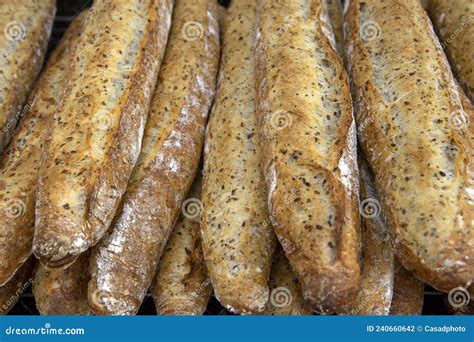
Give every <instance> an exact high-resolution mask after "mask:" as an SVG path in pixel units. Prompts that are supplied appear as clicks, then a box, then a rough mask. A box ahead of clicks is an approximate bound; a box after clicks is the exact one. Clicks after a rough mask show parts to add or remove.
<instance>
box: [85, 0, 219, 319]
mask: <svg viewBox="0 0 474 342" xmlns="http://www.w3.org/2000/svg"><path fill="white" fill-rule="evenodd" d="M184 51H185V53H184ZM218 63H219V34H218V23H217V3H216V0H199V1H192V2H191V1H186V0H177V1H176V6H175V10H174V15H173V24H172V29H171V33H170V38H169V43H168V47H167V51H166V55H165V59H164V62H163V65H162V68H161V71H160V76H159V81H158V86H157V88H156V90H155V93H154V98H153V102H152V105H151V110H150V116H149V119H148V122H147V125H146V129H145V136H144V139H143V148H142V151H141V154H140V157H139V161H138V164H137V167H136V168H135V170H134V173H133V175H132V178H131V180H130V182H129V185H128V188H127V192H126V194H125V196H124V198H123V201H122V204H121V209H120V210H119V211H118V214H117V216H116V217H115V219H114V222H113V224H112V228H111V230H110V231H109V232H108V233H107V235H106V236H105V237H104V238H103V240H102V241H101V242H100V243H99V244H98V245H97V248H95V249H94V252H93V257H92V261H91V268H92V279H91V282H90V284H89V302H90V303H91V305H92V306H93V308H94V310H95V311H96V312H97V313H100V314H114V315H125V314H126V315H130V314H135V313H136V312H137V311H138V309H139V307H140V304H141V302H142V300H143V298H144V296H145V294H146V292H147V290H148V288H149V287H150V285H151V282H152V280H153V276H154V274H155V271H156V267H157V264H158V261H159V259H160V256H161V253H162V250H163V248H164V246H165V244H166V241H167V240H168V237H169V235H170V233H171V230H172V228H173V226H174V224H175V222H176V219H177V218H178V216H179V210H180V207H181V205H182V202H183V201H184V199H185V198H186V197H185V196H186V194H187V192H188V191H189V188H190V187H191V184H192V181H193V178H194V175H195V173H196V170H197V168H198V165H199V160H200V156H201V152H202V146H203V140H204V129H205V125H206V119H207V114H208V111H209V109H210V106H211V103H212V100H213V98H214V93H215V82H216V75H217V69H218Z"/></svg>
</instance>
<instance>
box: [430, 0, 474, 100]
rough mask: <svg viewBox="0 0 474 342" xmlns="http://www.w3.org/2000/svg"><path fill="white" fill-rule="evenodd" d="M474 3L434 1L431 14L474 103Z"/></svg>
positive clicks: (454, 69)
mask: <svg viewBox="0 0 474 342" xmlns="http://www.w3.org/2000/svg"><path fill="white" fill-rule="evenodd" d="M473 5H474V3H473V2H472V0H456V1H452V0H451V1H447V0H431V1H430V4H429V13H430V16H431V19H432V20H433V25H434V27H435V29H436V31H437V33H438V36H439V39H440V41H441V45H442V46H443V48H444V49H445V52H446V55H447V56H448V58H449V60H450V62H451V67H452V68H453V71H454V74H455V76H456V77H457V78H458V79H459V81H460V82H461V84H462V85H463V87H464V89H465V91H466V93H467V95H468V96H469V98H470V99H471V101H472V102H474V44H473V43H472V41H473V39H474V6H473Z"/></svg>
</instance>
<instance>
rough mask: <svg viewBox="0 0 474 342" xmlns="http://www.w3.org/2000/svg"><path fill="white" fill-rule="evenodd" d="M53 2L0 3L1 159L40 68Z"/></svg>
mask: <svg viewBox="0 0 474 342" xmlns="http://www.w3.org/2000/svg"><path fill="white" fill-rule="evenodd" d="M55 13H56V0H15V1H8V0H5V1H1V2H0V28H1V29H2V30H1V34H0V56H1V57H0V70H1V72H0V155H1V154H3V152H4V150H5V147H6V146H7V144H8V142H9V141H10V138H11V135H12V133H13V130H14V129H15V127H16V125H17V122H18V120H19V119H20V117H21V116H22V115H23V113H24V112H25V111H27V110H28V109H25V108H22V107H23V106H24V105H25V106H26V107H29V106H31V102H29V101H28V102H26V103H25V101H26V99H27V97H28V95H29V93H30V91H31V89H32V87H33V85H34V82H35V80H36V78H37V77H38V74H39V72H40V70H41V67H42V65H43V60H44V57H45V53H46V48H47V46H48V40H49V37H50V35H51V30H52V28H53V21H54V15H55Z"/></svg>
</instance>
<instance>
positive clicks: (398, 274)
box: [390, 262, 425, 316]
mask: <svg viewBox="0 0 474 342" xmlns="http://www.w3.org/2000/svg"><path fill="white" fill-rule="evenodd" d="M424 288H425V284H424V283H423V282H421V281H419V280H418V279H416V278H415V277H414V276H413V274H412V273H411V272H408V271H407V270H406V269H405V268H404V267H403V266H402V265H400V263H398V262H396V264H395V279H394V287H393V298H392V305H391V308H390V315H394V316H395V315H400V316H417V315H421V311H422V310H423V300H424Z"/></svg>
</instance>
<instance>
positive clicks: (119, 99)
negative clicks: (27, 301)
mask: <svg viewBox="0 0 474 342" xmlns="http://www.w3.org/2000/svg"><path fill="white" fill-rule="evenodd" d="M172 2H173V1H172V0H100V1H95V2H94V4H93V6H92V7H91V9H90V10H89V11H90V13H89V15H88V16H87V19H86V23H85V29H84V32H83V34H82V38H81V40H80V42H79V43H78V46H77V51H79V52H80V53H79V54H77V55H76V57H75V59H74V63H72V66H71V73H70V75H69V81H68V83H67V86H66V89H65V92H64V97H63V99H62V101H61V103H60V106H59V108H58V110H57V111H56V112H55V115H54V120H53V121H52V122H51V127H50V129H49V132H48V139H47V140H46V142H45V146H44V151H43V152H44V153H43V158H42V163H41V170H40V178H39V189H38V199H37V210H36V228H35V235H34V242H33V249H34V252H35V255H36V256H37V257H38V258H39V259H40V260H41V262H42V263H44V264H46V265H48V266H49V267H65V266H67V265H68V264H71V263H72V262H73V261H74V260H75V259H76V258H77V256H78V255H80V254H81V253H83V252H84V251H86V250H87V249H89V248H90V247H91V246H93V245H95V244H96V243H97V242H98V241H99V240H100V238H101V237H102V235H103V234H104V233H105V232H106V230H107V229H108V228H109V225H110V223H111V221H112V219H113V216H114V214H115V211H116V209H117V207H118V205H119V202H120V199H121V197H122V195H123V193H124V192H125V188H126V186H127V181H128V179H129V178H130V174H131V172H132V168H133V166H134V165H135V163H136V161H137V158H138V155H139V152H140V147H141V140H142V135H143V129H144V127H145V122H146V117H147V115H148V110H149V104H150V100H151V94H152V93H153V89H154V88H155V84H156V80H157V77H158V70H159V67H160V64H161V60H162V56H163V54H164V50H165V46H166V40H167V36H168V30H169V26H170V22H171V12H172Z"/></svg>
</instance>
